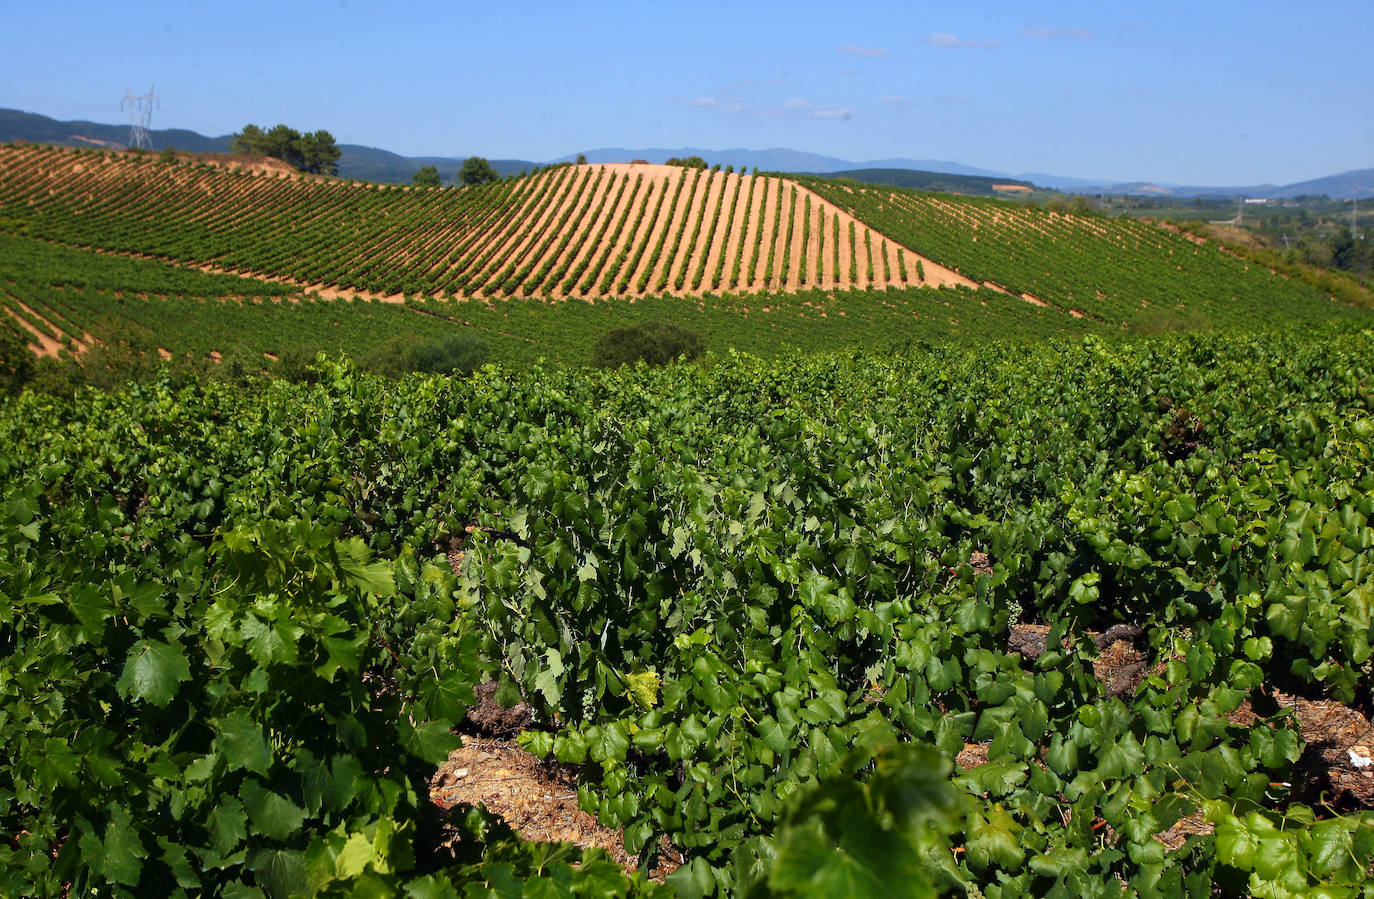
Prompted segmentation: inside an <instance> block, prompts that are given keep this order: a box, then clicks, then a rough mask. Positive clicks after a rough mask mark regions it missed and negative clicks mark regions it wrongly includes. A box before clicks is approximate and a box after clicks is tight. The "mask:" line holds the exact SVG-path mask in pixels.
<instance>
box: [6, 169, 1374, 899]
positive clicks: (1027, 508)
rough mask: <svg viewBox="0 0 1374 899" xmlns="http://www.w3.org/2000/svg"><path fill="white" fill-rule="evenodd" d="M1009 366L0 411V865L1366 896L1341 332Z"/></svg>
mask: <svg viewBox="0 0 1374 899" xmlns="http://www.w3.org/2000/svg"><path fill="white" fill-rule="evenodd" d="M703 177H704V176H703ZM759 183H762V182H761V181H760V182H759ZM690 189H691V188H690V185H688V187H687V188H685V189H684V190H687V191H689V190H690ZM745 189H746V190H747V188H745ZM802 197H803V195H802V194H801V192H800V191H798V198H799V199H798V203H799V204H800V205H801V206H802V209H803V210H804V209H805V204H804V200H803V199H802ZM669 202H671V200H669ZM784 202H785V203H787V204H790V203H791V200H790V196H789V198H788V199H785V200H784ZM648 208H649V209H650V210H652V209H653V208H654V207H653V201H651V202H650V204H649V206H648ZM812 208H813V212H814V210H815V205H814V204H813V207H812ZM632 209H633V210H634V211H633V212H632V213H631V215H632V216H634V215H637V214H638V209H639V207H637V206H636V207H632ZM647 214H648V213H646V215H647ZM692 227H693V226H691V225H688V227H687V228H686V229H685V230H686V232H687V233H690V231H691V230H692ZM705 228H709V225H707V226H705ZM829 236H830V234H829V233H827V238H828V237H829ZM671 239H672V238H670V240H671ZM710 270H711V269H710V266H709V264H708V266H707V271H708V272H709V271H710ZM689 277H694V275H689ZM220 283H221V286H222V287H224V289H225V290H229V291H232V290H234V289H236V288H235V287H234V286H233V285H232V284H226V283H224V282H220ZM1008 302H1016V303H1019V304H1021V305H1029V304H1024V303H1022V302H1021V301H1019V300H1016V299H1015V298H1008ZM281 305H282V306H283V308H284V307H285V306H286V305H287V304H281ZM574 305H575V304H574ZM387 308H393V309H396V310H397V311H398V312H403V311H404V308H405V307H387ZM1032 308H1034V307H1032ZM1007 349H1008V345H1006V344H1001V343H992V344H988V345H986V346H982V347H972V348H969V347H962V348H957V349H956V348H949V349H939V348H937V349H934V350H931V351H929V352H924V353H920V354H906V355H889V356H877V355H844V356H812V357H806V358H799V359H798V358H793V359H787V360H783V361H774V362H766V361H759V360H755V359H751V358H748V357H744V356H728V357H726V358H722V359H720V360H718V361H717V362H716V363H713V364H712V363H708V364H706V365H702V366H670V367H667V368H662V369H645V368H640V369H637V370H636V369H622V370H619V371H613V372H600V371H588V370H583V369H543V368H534V369H531V370H526V371H524V372H513V371H508V370H504V369H500V368H487V369H483V370H482V371H481V372H479V373H477V374H476V375H475V376H473V377H472V378H469V379H448V378H437V377H411V378H407V379H405V380H402V381H390V380H384V379H379V378H373V377H369V376H365V375H361V374H359V373H357V372H355V371H353V370H352V369H351V367H350V366H349V365H348V364H347V363H341V362H331V363H321V364H320V368H319V378H318V379H317V382H316V383H314V384H313V385H293V384H288V383H285V382H280V381H261V382H257V383H255V384H252V385H250V386H249V387H247V388H243V387H237V386H235V387H230V386H225V385H220V384H215V383H200V382H191V383H189V384H180V385H178V384H174V383H172V382H168V381H163V382H160V383H150V384H143V385H135V386H131V387H129V388H127V389H124V390H120V391H115V392H110V393H98V392H89V393H83V394H80V395H78V396H76V397H75V398H69V399H63V398H54V397H48V396H44V395H41V394H33V393H30V394H25V395H23V396H21V397H18V398H9V399H4V400H0V441H3V444H4V446H5V447H6V452H5V453H4V454H3V455H0V489H3V492H4V496H5V503H4V505H3V506H0V530H3V533H4V540H3V544H0V545H3V546H4V549H3V550H0V589H3V591H4V594H5V602H4V603H3V605H0V647H3V652H0V710H2V711H0V752H3V754H4V757H5V759H6V764H5V765H4V766H0V892H3V893H5V894H7V895H15V896H22V895H57V894H70V895H78V894H89V893H97V894H107V895H130V896H144V895H204V894H216V895H241V896H250V895H251V896H262V895H267V896H273V897H279V896H288V895H298V894H328V895H345V894H347V895H357V894H361V893H366V894H369V895H397V894H401V893H405V894H407V895H411V896H455V897H456V896H460V895H462V896H498V895H499V896H506V895H522V894H523V895H569V894H576V895H595V896H615V895H626V894H649V893H655V892H663V893H665V894H670V895H671V894H676V895H682V896H703V895H715V894H747V895H754V896H789V895H881V894H889V895H935V894H947V895H984V896H989V897H1011V896H1023V895H1057V896H1120V895H1122V894H1123V891H1125V892H1126V893H1129V894H1139V895H1193V896H1210V895H1217V894H1221V895H1256V896H1295V895H1320V896H1357V895H1368V894H1369V887H1368V882H1369V878H1368V874H1369V870H1370V865H1371V861H1374V813H1371V812H1370V811H1369V810H1368V809H1369V808H1370V804H1371V801H1372V797H1374V790H1371V789H1370V785H1369V781H1368V778H1367V777H1366V775H1365V773H1364V772H1365V771H1367V770H1368V769H1367V768H1366V767H1364V766H1367V765H1368V764H1369V762H1370V757H1369V749H1368V746H1369V745H1370V739H1371V729H1370V723H1369V720H1368V718H1367V716H1368V715H1369V714H1370V712H1371V711H1374V700H1371V683H1374V682H1372V681H1371V671H1370V664H1371V639H1374V592H1371V588H1370V572H1371V565H1374V530H1371V525H1370V523H1369V518H1370V516H1371V514H1374V468H1371V461H1372V457H1374V410H1371V401H1372V399H1374V397H1372V396H1371V391H1370V383H1371V377H1372V376H1374V372H1371V369H1370V363H1369V360H1370V359H1371V358H1372V357H1374V334H1371V333H1370V332H1368V331H1363V330H1360V329H1358V327H1356V326H1351V325H1328V326H1323V327H1320V328H1311V327H1306V328H1302V329H1290V331H1288V332H1283V331H1274V332H1271V333H1269V334H1266V335H1264V336H1262V337H1240V336H1234V335H1212V336H1199V335H1188V336H1173V337H1164V338H1155V339H1133V340H1126V339H1117V340H1113V341H1110V342H1108V341H1106V340H1105V339H1103V338H1102V337H1098V336H1093V335H1088V336H1079V337H1075V338H1073V339H1072V340H1068V341H1065V340H1060V341H1044V342H1041V343H1039V344H1035V345H1027V346H1025V347H1024V348H1022V351H1018V352H1016V353H1009V352H1007ZM483 683H486V684H490V685H492V687H493V688H494V690H495V696H496V699H497V701H498V702H500V703H502V704H504V705H507V706H510V705H514V704H515V703H517V702H523V703H525V704H526V707H527V708H528V714H529V722H528V723H527V724H526V725H525V726H524V729H523V731H522V732H521V734H520V735H519V737H518V742H519V744H520V745H521V746H523V747H524V748H525V749H526V750H528V751H529V752H530V753H532V754H533V755H535V756H537V757H539V758H541V759H545V760H547V764H548V765H549V766H551V767H556V768H558V770H561V771H562V772H564V775H565V776H567V777H569V778H571V779H572V787H571V788H570V789H573V790H575V792H576V796H577V801H578V804H579V805H580V806H581V808H582V809H584V810H586V811H587V812H589V813H591V814H592V815H595V816H596V817H597V819H598V820H599V821H600V822H601V823H602V824H603V825H605V826H607V827H611V828H615V829H616V831H617V832H618V833H619V835H620V839H621V841H622V843H623V847H624V849H625V851H626V853H628V855H629V857H630V859H631V861H635V860H637V861H639V862H640V864H639V866H638V868H637V869H636V870H635V872H633V873H630V874H627V873H625V872H624V871H622V869H621V868H620V867H618V866H617V865H616V864H614V863H612V862H611V861H610V860H609V859H608V857H607V856H605V855H604V854H601V853H599V852H596V851H589V852H587V853H580V852H579V851H577V850H575V849H572V848H571V847H568V846H556V845H544V844H532V843H520V842H518V841H517V840H516V838H515V837H514V835H513V834H511V832H510V831H508V830H506V829H504V828H503V827H502V825H501V824H500V823H499V822H498V821H496V820H495V819H493V818H492V817H491V816H490V815H488V814H486V813H484V812H482V811H480V810H473V809H469V808H467V807H466V806H457V807H455V808H454V809H452V810H450V811H444V810H442V809H441V808H440V807H439V806H436V805H435V804H434V803H432V802H431V801H430V800H429V791H430V787H429V784H428V782H427V781H428V779H429V777H430V776H431V774H432V773H433V772H434V770H435V767H436V766H437V765H439V764H440V763H442V762H443V761H444V760H445V759H446V758H447V757H448V755H449V753H450V752H451V751H452V750H453V749H454V748H455V747H456V746H457V744H458V740H459V738H458V737H457V736H454V734H453V732H452V731H453V728H454V727H455V726H460V727H470V726H471V725H470V723H465V721H466V719H467V713H468V711H469V709H470V708H471V707H473V706H474V705H475V704H476V695H475V693H474V686H475V685H478V684H483ZM1314 708H1322V709H1326V710H1328V711H1327V713H1326V714H1327V715H1328V716H1337V715H1339V716H1340V717H1341V720H1343V721H1345V722H1347V724H1348V726H1347V727H1346V728H1345V729H1344V730H1343V731H1341V733H1340V734H1339V735H1337V734H1335V733H1334V732H1324V731H1321V730H1320V729H1319V728H1317V724H1319V723H1320V722H1314V719H1313V718H1312V716H1311V711H1312V709H1314ZM1351 722H1353V724H1351ZM665 860H668V861H671V864H670V865H666V866H665V865H664V864H663V862H664V861H665ZM650 870H658V871H660V872H665V873H666V871H671V873H668V875H667V881H666V883H665V884H662V885H659V884H657V883H655V882H653V881H650V880H648V879H647V876H646V873H645V872H648V871H650Z"/></svg>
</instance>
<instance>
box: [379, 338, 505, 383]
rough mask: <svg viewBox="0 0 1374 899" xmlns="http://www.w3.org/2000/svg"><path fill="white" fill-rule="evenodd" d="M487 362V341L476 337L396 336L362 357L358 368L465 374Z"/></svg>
mask: <svg viewBox="0 0 1374 899" xmlns="http://www.w3.org/2000/svg"><path fill="white" fill-rule="evenodd" d="M486 361H487V344H486V341H484V340H482V339H481V338H480V337H474V336H472V335H470V334H455V335H451V336H448V337H442V338H440V339H438V340H429V339H424V338H422V339H419V340H416V339H415V338H412V337H405V336H401V335H397V336H396V337H392V338H390V339H389V340H385V341H383V342H382V343H380V344H378V345H377V346H375V347H373V349H372V351H371V352H370V353H368V354H367V355H366V356H364V357H363V360H362V367H363V368H364V369H366V370H367V371H370V372H372V373H373V374H378V375H383V376H385V377H391V378H399V377H401V376H402V375H406V374H409V373H411V372H424V373H426V374H439V375H448V374H468V373H469V372H473V371H476V370H477V369H479V368H481V367H482V365H483V363H485V362H486Z"/></svg>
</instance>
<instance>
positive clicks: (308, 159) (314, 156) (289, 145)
mask: <svg viewBox="0 0 1374 899" xmlns="http://www.w3.org/2000/svg"><path fill="white" fill-rule="evenodd" d="M229 149H230V150H231V151H232V152H234V153H247V154H250V155H253V156H271V157H272V158H274V159H280V160H282V161H283V162H286V163H289V164H290V165H293V166H295V167H296V168H298V169H300V170H301V171H303V172H311V173H313V174H317V175H337V174H338V173H339V148H338V146H337V145H336V144H335V143H334V135H332V134H330V133H329V132H328V131H323V130H321V131H316V132H315V133H313V134H301V133H300V132H299V131H297V130H296V129H295V128H291V127H288V126H286V125H274V126H273V127H272V129H271V130H270V131H263V130H262V129H261V128H259V127H258V126H257V125H245V126H243V130H242V131H240V132H239V133H237V134H235V135H234V136H233V137H232V138H231V139H230V141H229Z"/></svg>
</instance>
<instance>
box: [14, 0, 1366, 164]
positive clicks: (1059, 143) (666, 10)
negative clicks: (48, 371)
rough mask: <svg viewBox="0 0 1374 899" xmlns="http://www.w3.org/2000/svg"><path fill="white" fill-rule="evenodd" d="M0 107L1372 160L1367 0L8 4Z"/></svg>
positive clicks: (441, 129) (472, 148) (411, 132)
mask: <svg viewBox="0 0 1374 899" xmlns="http://www.w3.org/2000/svg"><path fill="white" fill-rule="evenodd" d="M4 5H5V7H6V10H5V20H6V25H5V33H4V34H3V35H0V106H10V107H16V108H19V109H24V110H29V111H33V112H40V113H44V114H46V115H51V116H54V117H57V118H63V119H67V118H85V119H92V120H95V121H108V122H119V121H122V120H123V119H122V117H121V113H120V110H119V100H120V98H121V97H122V96H123V95H124V92H125V89H126V88H128V89H132V90H133V91H134V92H135V93H139V94H141V93H143V92H145V91H146V90H147V89H148V87H149V86H150V85H151V86H153V87H155V89H156V92H157V94H158V96H159V97H160V100H161V108H160V109H159V110H158V111H157V112H155V114H154V117H153V127H155V128H165V127H184V128H191V129H193V130H196V131H200V132H202V133H206V134H225V133H229V132H231V131H235V130H237V129H238V128H240V127H242V125H244V124H245V123H248V122H254V123H258V124H262V125H271V124H275V123H277V122H285V123H286V124H289V125H291V126H293V127H295V128H298V129H301V130H315V129H317V128H325V129H328V130H329V131H331V132H333V134H334V136H335V137H336V138H337V139H338V140H339V141H341V142H348V143H362V144H369V145H373V146H380V147H384V148H386V149H389V150H393V151H396V152H399V153H403V154H406V155H442V156H465V155H468V154H478V155H482V156H487V157H489V158H520V159H530V160H534V161H543V160H547V159H552V158H555V157H558V156H561V155H564V154H568V153H575V152H577V151H579V150H584V149H591V148H596V147H609V146H621V147H630V148H637V147H682V146H696V147H704V148H708V149H725V148H731V147H747V148H750V149H766V148H771V147H789V148H792V149H797V150H805V151H809V152H814V153H823V154H827V155H832V156H839V157H843V158H845V159H850V160H856V161H860V160H866V159H878V158H884V157H893V156H905V157H912V158H931V159H945V160H953V161H957V162H962V163H964V164H967V165H974V166H980V167H983V168H988V169H996V170H1000V171H1005V172H1010V173H1014V174H1016V173H1022V172H1031V171H1035V172H1048V173H1052V174H1057V175H1068V176H1078V177H1086V178H1103V179H1120V180H1127V179H1129V180H1135V179H1142V180H1154V181H1164V182H1177V183H1188V184H1214V185H1239V184H1254V183H1262V182H1271V183H1291V182H1294V181H1300V180H1305V179H1308V178H1313V177H1319V176H1322V175H1327V174H1332V173H1335V172H1339V171H1345V170H1348V169H1354V168H1366V167H1370V166H1374V66H1371V65H1370V63H1369V62H1368V59H1369V41H1370V39H1371V37H1374V2H1372V0H1361V2H1322V0H1316V2H1307V3H1301V4H1298V3H1277V2H1263V0H1249V2H1210V3H1209V2H1193V3H1182V2H1169V0H1160V2H1150V3H1141V2H1130V3H1126V2H1114V3H1103V2H1098V3H1080V2H1041V3H995V4H975V3H955V2H950V3H916V2H907V3H899V2H893V3H855V4H850V5H841V4H838V3H834V2H830V3H810V2H791V3H752V4H747V5H740V4H723V3H711V2H693V3H682V4H678V3H671V2H666V0H665V2H656V3H648V2H644V3H602V4H577V3H570V2H562V3H544V2H539V0H534V2H524V3H515V4H502V3H492V2H485V3H481V4H474V3H406V2H371V0H332V2H319V3H316V2H302V3H291V2H289V0H283V2H281V3H280V4H277V3H259V2H256V0H244V2H236V3H233V4H201V3H196V2H186V3H161V2H144V3H139V2H130V3H123V4H117V5H116V4H111V3H76V2H61V0H49V2H24V0H5V4H4Z"/></svg>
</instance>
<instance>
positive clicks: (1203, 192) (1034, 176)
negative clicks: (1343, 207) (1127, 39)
mask: <svg viewBox="0 0 1374 899" xmlns="http://www.w3.org/2000/svg"><path fill="white" fill-rule="evenodd" d="M128 134H129V128H128V126H127V125H106V124H101V123H98V122H85V121H71V122H62V121H58V120H56V119H52V118H49V117H48V116H45V115H39V114H37V113H32V112H21V111H20V110H17V109H0V143H5V142H9V141H13V140H27V141H33V142H35V143H51V144H65V145H69V146H107V147H121V148H122V147H123V146H124V142H125V141H126V140H127V138H128ZM149 136H150V137H151V139H152V142H153V146H154V147H155V148H157V149H164V148H166V147H175V148H176V149H178V150H186V151H188V152H192V153H227V152H229V138H230V135H227V134H226V135H223V136H221V137H206V136H204V135H201V134H197V133H196V132H194V131H187V130H184V129H180V128H176V129H162V130H155V131H151V132H149ZM339 150H340V155H339V175H340V176H341V177H344V178H357V179H359V180H364V181H381V182H388V183H399V184H404V183H408V182H409V181H410V177H411V175H413V174H414V173H415V171H416V170H417V169H419V168H420V167H421V166H426V165H432V166H434V167H435V168H436V169H438V171H439V175H440V177H442V178H443V179H444V180H445V182H452V181H453V180H454V179H455V178H456V177H457V173H458V170H459V168H460V167H461V166H462V164H463V160H464V159H465V158H466V157H463V156H402V155H400V154H398V153H392V152H389V151H387V150H381V149H378V148H376V147H364V146H361V145H359V144H339ZM578 155H579V154H577V153H570V154H568V155H567V156H562V157H559V158H558V159H552V160H548V161H547V162H544V163H538V162H532V161H529V160H524V159H492V160H490V162H491V164H492V167H493V168H495V169H496V171H497V172H498V173H499V174H501V175H511V174H515V173H517V172H521V171H529V170H531V169H533V168H535V167H536V166H539V165H547V164H549V163H552V162H572V161H573V160H575V159H576V158H577V156H578ZM581 155H584V156H586V157H587V161H588V162H629V161H631V160H634V159H643V160H644V161H646V162H654V163H662V162H666V161H667V160H668V159H670V158H672V157H674V156H676V157H686V156H700V157H702V158H703V159H705V160H706V161H707V162H709V163H711V164H713V165H714V164H716V163H720V164H721V165H732V166H734V167H735V168H737V169H746V170H747V169H754V168H758V169H759V170H760V171H768V172H811V173H816V174H840V173H844V172H854V171H857V170H861V169H862V170H871V169H888V170H890V169H905V170H911V171H916V172H925V173H941V174H948V175H966V176H974V177H977V178H986V179H1001V180H1005V181H1007V182H1008V183H1030V184H1034V185H1036V186H1038V187H1044V188H1050V189H1053V190H1062V191H1068V192H1072V193H1086V194H1098V193H1106V194H1130V195H1135V196H1156V197H1160V198H1168V197H1175V198H1180V199H1189V198H1193V197H1200V196H1220V197H1256V198H1258V197H1264V198H1269V199H1282V198H1287V197H1298V196H1304V195H1308V196H1315V195H1321V194H1325V195H1326V196H1328V197H1331V198H1333V199H1342V200H1348V199H1351V198H1352V197H1353V198H1359V199H1365V198H1369V197H1374V168H1368V169H1357V170H1355V171H1350V172H1342V173H1340V174H1336V175H1328V176H1326V177H1324V178H1316V179H1313V180H1311V181H1302V182H1299V183H1297V184H1287V185H1273V184H1261V185H1248V186H1242V187H1207V186H1194V185H1184V184H1167V183H1165V184H1160V183H1155V182H1148V181H1100V180H1099V181H1095V180H1091V179H1086V178H1072V177H1065V176H1062V175H1050V174H1046V173H1043V172H1025V173H1022V174H1019V175H1011V174H1008V173H1006V172H998V171H993V170H991V169H980V168H977V167H975V166H970V165H964V164H962V163H959V162H951V161H949V160H944V159H910V158H905V157H898V158H893V159H869V160H865V161H863V162H852V161H850V160H847V159H840V158H838V157H835V156H823V155H820V154H818V153H806V152H803V151H801V150H790V149H787V148H784V147H776V148H773V149H770V150H747V149H743V148H736V149H730V150H705V149H701V148H698V147H678V148H675V149H669V148H662V147H654V148H649V149H640V150H633V149H626V148H624V147H602V148H599V149H595V150H585V151H583V153H582V154H581Z"/></svg>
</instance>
